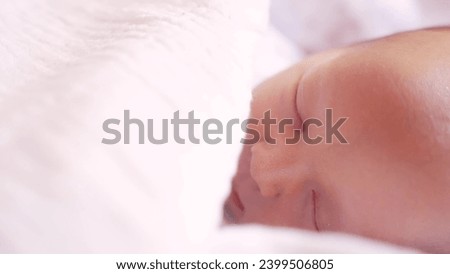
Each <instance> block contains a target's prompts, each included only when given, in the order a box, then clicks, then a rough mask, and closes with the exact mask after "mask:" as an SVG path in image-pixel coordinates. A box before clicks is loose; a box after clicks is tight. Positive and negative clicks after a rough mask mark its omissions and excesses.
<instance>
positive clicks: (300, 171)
mask: <svg viewBox="0 0 450 274" xmlns="http://www.w3.org/2000/svg"><path fill="white" fill-rule="evenodd" d="M251 151H252V156H251V157H252V158H251V165H250V173H251V176H252V177H253V179H254V180H255V182H256V183H257V185H258V187H259V190H260V192H261V195H262V196H264V197H276V196H279V195H283V194H290V193H293V192H295V191H298V190H301V188H303V185H304V182H306V181H307V180H308V179H310V175H311V169H310V168H309V166H308V161H307V159H306V155H303V154H302V153H301V151H299V147H298V146H292V145H286V144H276V145H272V144H268V143H266V142H259V143H257V144H254V145H253V146H252V148H251Z"/></svg>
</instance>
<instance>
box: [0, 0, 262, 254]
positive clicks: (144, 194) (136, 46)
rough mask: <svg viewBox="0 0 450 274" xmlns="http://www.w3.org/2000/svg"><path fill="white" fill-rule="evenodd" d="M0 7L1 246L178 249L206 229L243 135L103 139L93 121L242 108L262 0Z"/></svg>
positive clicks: (228, 112)
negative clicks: (216, 141) (196, 141)
mask: <svg viewBox="0 0 450 274" xmlns="http://www.w3.org/2000/svg"><path fill="white" fill-rule="evenodd" d="M1 5H2V8H1V9H0V18H1V19H0V60H1V64H0V79H1V81H0V151H1V152H0V251H1V252H168V251H178V252H180V251H181V252H182V251H184V250H187V249H190V248H191V246H193V245H197V243H201V242H202V241H203V240H204V239H206V237H207V236H208V235H209V234H210V233H211V230H212V229H215V228H216V227H217V226H218V224H219V223H220V219H221V216H220V212H221V206H222V201H223V199H224V197H225V195H226V192H227V191H228V188H229V181H230V178H231V175H232V173H233V171H234V169H235V163H236V159H237V155H238V153H239V149H240V146H239V144H238V143H236V145H234V146H230V145H225V144H222V145H215V146H212V145H190V144H187V145H178V144H175V143H174V142H173V141H172V142H171V143H170V144H168V145H160V146H156V145H152V144H148V143H147V144H145V145H139V144H132V145H123V144H117V145H104V144H101V140H102V138H103V137H106V136H105V134H104V133H103V130H102V123H103V121H104V120H105V119H108V118H117V119H121V120H123V111H124V110H125V109H128V110H130V111H131V116H132V117H133V118H140V119H151V118H153V119H155V123H156V124H159V122H157V121H159V119H162V118H171V117H172V115H173V112H175V111H177V110H180V111H181V114H182V115H187V112H188V111H191V110H194V111H195V112H196V115H197V117H198V118H219V119H223V120H225V119H228V118H241V119H242V118H244V117H245V116H246V115H247V106H248V102H249V98H250V90H251V77H252V73H251V71H252V70H251V68H252V60H253V49H254V46H255V41H256V39H257V37H258V36H259V33H260V32H262V31H263V29H264V27H265V25H266V22H267V9H268V7H267V2H266V1H261V0H246V1H225V0H195V1H181V0H169V1H167V0H164V1H163V0H158V1H144V0H131V1H130V0H114V1H106V0H105V1H102V0H97V1H92V0H85V1H84V0H73V1H72V0H46V1H42V0H19V1H7V0H5V1H2V3H1ZM184 117H186V116H184ZM155 127H156V126H155ZM240 137H241V134H239V132H236V133H235V138H240ZM135 143H136V142H135Z"/></svg>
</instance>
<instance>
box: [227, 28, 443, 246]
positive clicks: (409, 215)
mask: <svg viewBox="0 0 450 274" xmlns="http://www.w3.org/2000/svg"><path fill="white" fill-rule="evenodd" d="M449 47H450V34H448V32H447V31H446V30H426V31H419V32H412V33H405V34H400V35H396V36H392V37H387V38H384V39H381V40H377V41H373V42H368V43H363V44H359V45H356V46H354V47H349V48H345V49H339V50H334V51H331V52H326V53H322V54H319V55H316V56H313V57H310V58H308V59H307V60H305V61H303V62H302V63H300V64H298V65H295V66H294V67H292V68H290V69H288V70H286V71H283V72H281V73H280V74H278V75H276V76H274V77H272V78H271V79H269V80H267V81H266V82H264V83H263V84H261V85H260V86H259V87H257V88H256V90H255V91H254V94H253V101H252V105H251V114H250V117H251V118H255V119H258V120H259V121H262V119H263V118H264V113H266V112H267V111H268V110H270V115H271V117H272V118H274V119H277V121H280V120H281V119H284V118H289V119H291V120H292V121H293V123H292V125H285V126H284V129H285V130H284V132H281V131H280V130H279V125H272V126H270V127H267V126H263V125H262V123H259V124H258V125H250V126H249V128H250V129H251V130H253V132H258V134H259V135H260V136H261V137H262V138H260V140H259V141H258V142H256V143H254V144H249V145H245V146H244V149H243V152H242V155H241V159H240V162H239V167H238V171H237V174H236V176H235V178H234V180H233V185H232V192H231V194H230V196H229V198H228V199H227V202H226V204H225V218H226V220H227V222H228V223H238V224H239V223H262V224H267V225H274V226H287V227H296V228H301V229H309V230H316V231H319V232H321V231H338V232H345V233H350V234H357V235H361V236H365V237H369V238H373V239H378V240H383V241H388V242H391V243H395V244H400V245H405V246H409V247H415V248H419V249H421V250H424V251H427V252H450V90H449V88H450V76H449V75H450V66H449V65H448V64H450V57H449V56H448V54H447V53H446V49H448V48H449ZM326 109H330V110H331V111H332V117H330V115H326ZM312 118H314V119H315V120H314V121H321V122H322V123H323V125H322V126H320V124H318V123H313V124H312V123H305V121H311V119H312ZM330 118H331V120H332V121H329V120H330ZM341 118H343V119H344V118H345V119H346V120H345V122H343V123H342V124H341V125H340V127H339V133H340V134H341V135H342V136H343V137H345V142H343V141H342V138H337V136H332V138H331V142H330V140H326V138H325V137H326V136H327V131H329V130H330V128H329V127H327V126H326V124H327V123H330V124H337V123H338V121H339V119H341ZM327 120H328V121H327ZM298 130H300V132H301V136H303V137H305V136H306V141H305V138H301V140H300V141H298V142H296V143H295V144H287V141H286V140H287V139H289V138H291V137H292V136H295V132H296V131H298ZM249 132H250V131H249ZM328 134H329V133H328ZM317 137H323V139H322V141H321V142H318V143H317V144H311V142H308V141H307V140H311V139H314V140H319V139H315V138H317ZM273 141H275V142H276V144H274V142H273Z"/></svg>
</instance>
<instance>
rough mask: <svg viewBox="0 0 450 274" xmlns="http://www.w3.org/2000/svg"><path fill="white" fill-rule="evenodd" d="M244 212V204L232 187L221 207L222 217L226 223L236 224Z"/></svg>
mask: <svg viewBox="0 0 450 274" xmlns="http://www.w3.org/2000/svg"><path fill="white" fill-rule="evenodd" d="M243 213H244V205H243V204H242V201H241V199H240V197H239V195H238V194H237V192H236V191H235V190H234V189H233V190H232V192H231V194H230V196H229V197H228V199H227V201H226V202H225V204H224V207H223V214H224V219H225V221H226V222H227V223H232V224H236V223H238V222H239V219H240V217H242V215H243Z"/></svg>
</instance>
